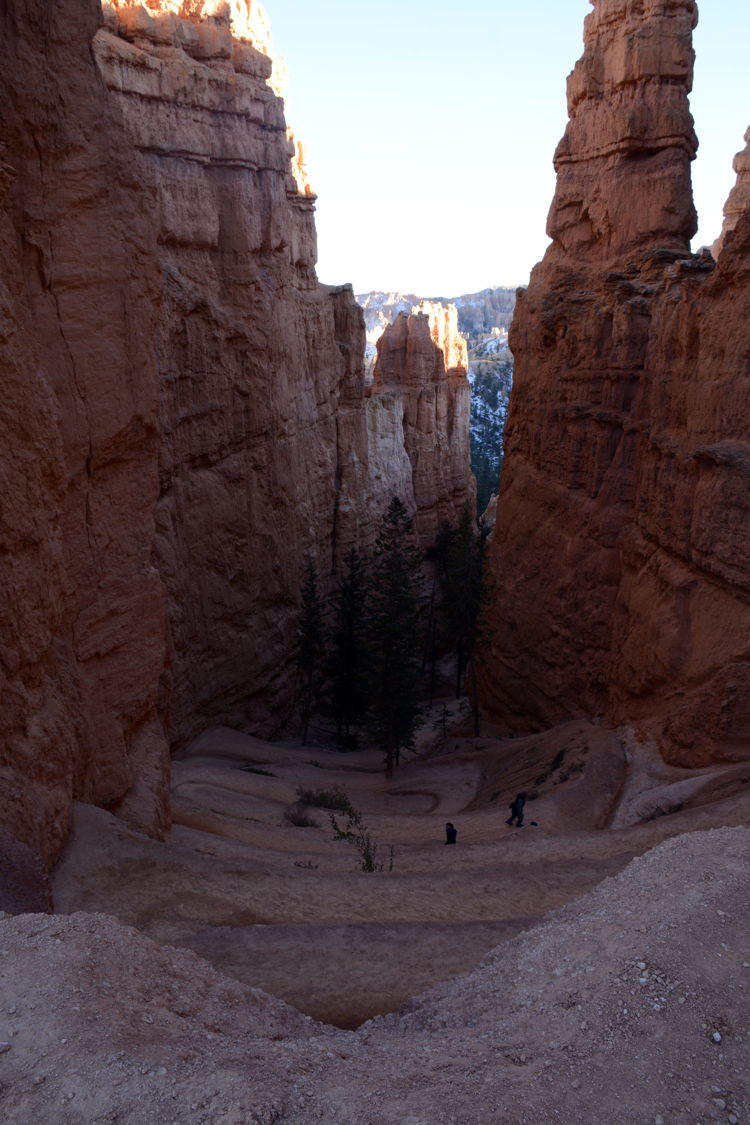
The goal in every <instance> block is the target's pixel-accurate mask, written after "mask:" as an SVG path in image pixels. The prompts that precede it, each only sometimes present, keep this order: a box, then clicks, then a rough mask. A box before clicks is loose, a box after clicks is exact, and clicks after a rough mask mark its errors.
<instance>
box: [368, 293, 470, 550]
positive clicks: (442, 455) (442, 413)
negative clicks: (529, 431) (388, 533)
mask: <svg viewBox="0 0 750 1125" xmlns="http://www.w3.org/2000/svg"><path fill="white" fill-rule="evenodd" d="M377 348H378V358H377V362H376V364H375V373H374V381H373V387H372V391H373V395H388V394H390V395H394V396H396V397H397V398H398V399H399V400H400V402H401V410H402V414H403V425H404V446H405V449H406V453H407V456H408V457H409V461H410V463H411V470H412V485H413V490H414V501H415V504H416V527H417V533H418V535H419V538H420V541H421V543H422V546H423V547H431V546H433V545H434V543H435V539H436V537H437V532H438V529H439V527H440V524H441V522H442V521H444V520H447V521H448V522H451V523H456V522H457V520H458V518H459V516H460V514H461V509H462V508H463V506H464V504H469V505H470V506H471V507H473V505H474V499H475V484H474V478H473V476H472V473H471V459H470V450H469V438H468V435H469V412H470V407H471V387H470V385H469V381H468V379H467V378H466V373H467V371H468V367H469V360H468V355H467V349H466V341H465V339H464V338H463V336H461V335H460V333H459V331H458V312H457V310H456V308H455V306H454V305H441V304H438V303H436V302H432V301H426V302H423V303H422V305H421V306H419V307H418V308H417V309H415V310H414V312H412V314H411V315H410V316H407V315H406V314H405V313H401V314H399V316H398V317H397V319H396V320H395V321H394V323H393V324H391V325H389V326H388V327H387V328H386V330H385V331H384V333H383V335H382V336H381V337H380V339H379V340H378V345H377Z"/></svg>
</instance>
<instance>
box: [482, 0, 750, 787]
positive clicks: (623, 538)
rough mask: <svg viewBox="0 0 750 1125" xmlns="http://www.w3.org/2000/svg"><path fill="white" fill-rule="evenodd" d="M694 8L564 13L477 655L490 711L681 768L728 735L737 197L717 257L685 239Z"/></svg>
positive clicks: (734, 704) (737, 608) (736, 750)
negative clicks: (568, 24)
mask: <svg viewBox="0 0 750 1125" xmlns="http://www.w3.org/2000/svg"><path fill="white" fill-rule="evenodd" d="M696 18H697V13H696V6H695V4H694V3H692V2H691V0H679V2H672V0H670V2H668V3H667V2H665V0H646V2H645V3H641V2H638V3H636V2H635V0H597V2H595V4H594V10H593V11H592V12H591V14H590V15H589V16H588V17H587V19H586V24H585V51H584V56H583V58H582V60H581V61H580V62H579V63H578V65H577V66H576V68H575V70H574V72H573V74H572V75H571V76H570V79H569V81H568V105H569V114H570V122H569V125H568V129H567V132H566V134H565V137H564V139H563V141H562V142H561V144H560V146H559V148H558V150H557V153H556V157H555V165H556V169H557V174H558V181H557V191H556V195H555V198H554V201H553V204H552V208H551V211H550V217H549V224H548V233H549V234H550V237H551V238H552V240H553V241H552V245H551V246H550V247H549V249H548V251H547V254H546V256H545V258H544V260H543V262H542V263H540V264H539V265H538V266H537V267H536V268H535V270H534V272H533V274H532V278H531V282H530V285H529V287H528V290H526V291H521V292H520V294H519V301H518V305H517V311H516V314H515V318H514V322H513V327H512V331H511V347H512V349H513V352H514V355H515V376H514V388H513V393H512V396H511V405H510V415H509V421H508V426H507V430H506V445H505V461H504V468H503V477H502V484H501V494H500V500H499V505H498V519H497V525H496V530H495V533H494V536H493V541H492V544H491V548H490V556H489V559H490V561H489V565H490V574H491V577H492V581H493V586H494V597H495V601H494V606H493V609H492V614H491V616H492V621H491V626H492V635H491V640H490V641H489V652H488V655H487V658H486V660H485V667H484V671H483V693H484V703H485V707H486V710H487V711H488V712H489V713H491V714H493V715H494V716H495V717H496V718H498V719H499V720H500V721H501V722H504V723H506V724H507V725H508V726H510V727H511V728H514V729H533V728H537V727H543V726H548V725H551V724H554V723H557V722H560V721H561V720H563V719H565V718H568V717H570V716H580V715H601V716H603V717H605V718H606V719H607V720H609V721H611V722H615V723H632V724H634V725H635V726H636V727H637V728H638V729H639V730H640V731H641V732H642V733H643V734H644V735H648V736H652V737H653V738H654V739H655V740H656V742H657V744H658V746H659V748H660V750H661V751H662V753H663V754H664V755H665V757H667V758H668V759H669V760H671V761H673V762H675V763H680V764H685V765H703V764H706V763H708V762H710V761H712V760H718V759H732V758H735V757H739V756H744V755H746V754H747V746H748V734H749V733H750V664H748V655H749V652H748V649H749V648H750V642H749V641H748V637H750V565H749V564H750V521H749V520H748V513H749V511H750V487H749V486H750V440H749V439H750V432H749V425H748V417H750V414H749V413H748V406H750V402H748V396H749V394H750V390H749V384H748V370H749V369H748V362H749V360H748V335H747V324H748V323H750V321H749V320H748V318H749V317H750V276H749V273H748V265H747V263H748V261H750V258H749V257H748V251H750V213H748V212H747V210H745V209H744V205H743V207H741V208H740V209H739V210H741V212H742V213H741V214H736V213H735V214H734V215H733V216H732V224H733V229H731V230H728V231H727V233H726V234H725V236H724V240H723V244H722V248H721V252H720V254H719V257H718V262H717V263H715V262H714V260H713V258H712V257H711V255H710V254H709V253H708V252H707V251H703V252H700V253H699V254H697V255H693V254H691V253H690V251H689V240H690V238H691V236H692V235H693V233H694V231H695V225H696V224H695V213H694V209H693V203H692V192H691V184H690V160H691V159H692V157H693V155H694V153H695V146H696V141H695V137H694V133H693V128H692V120H691V117H690V113H689V106H688V92H689V90H690V86H691V79H692V61H693V55H692V47H691V32H692V28H693V27H694V26H695V22H696ZM743 170H744V165H743V166H742V167H741V168H740V169H739V171H740V172H741V173H742V172H743ZM741 191H742V189H738V192H737V194H736V195H735V199H743V198H744V196H743V195H742V193H741Z"/></svg>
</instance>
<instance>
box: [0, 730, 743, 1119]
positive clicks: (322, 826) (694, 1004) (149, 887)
mask: <svg viewBox="0 0 750 1125" xmlns="http://www.w3.org/2000/svg"><path fill="white" fill-rule="evenodd" d="M379 766H380V763H379V761H378V759H377V758H376V757H374V756H373V757H369V756H368V755H366V754H356V755H340V754H334V753H330V752H326V751H324V750H321V749H318V748H317V747H316V748H310V747H306V748H301V747H299V746H294V745H287V746H277V745H273V746H272V745H270V744H267V743H263V742H260V741H258V740H255V739H249V738H246V737H244V736H240V735H236V734H234V733H233V732H228V731H215V732H211V733H210V734H209V735H206V736H203V738H202V739H201V740H200V741H199V742H198V743H197V744H195V745H194V746H193V747H191V748H189V750H188V752H187V753H186V754H185V756H184V757H183V759H182V760H181V761H179V762H177V763H176V768H175V776H174V810H175V821H176V823H175V827H174V828H173V831H172V834H171V838H170V840H169V841H168V842H167V843H166V844H159V843H156V842H154V841H151V840H149V839H147V838H146V837H143V836H142V835H139V834H138V833H136V832H134V831H132V830H130V829H128V828H127V827H126V826H125V825H123V824H122V823H121V822H120V821H118V820H116V819H115V818H113V817H111V816H110V815H109V814H107V813H106V812H103V811H102V810H97V809H93V808H89V807H86V806H80V807H79V809H78V813H77V820H76V832H75V836H74V838H73V840H72V842H71V845H70V847H69V848H68V851H67V853H66V855H65V856H64V858H63V861H62V863H61V865H60V867H59V869H58V871H57V873H56V878H55V886H54V892H55V905H56V909H57V910H58V912H60V913H58V915H57V916H53V917H48V916H44V915H25V916H21V917H18V918H11V917H10V916H7V917H6V918H5V920H4V921H3V922H2V923H1V924H0V979H1V984H0V1040H2V1042H3V1043H6V1044H8V1046H7V1047H2V1046H0V1052H2V1053H0V1119H2V1120H3V1121H8V1122H14V1123H15V1122H17V1123H19V1125H23V1123H27V1122H28V1123H30V1122H32V1121H33V1122H35V1123H36V1122H40V1123H42V1125H46V1123H50V1125H52V1123H54V1125H99V1123H101V1125H104V1123H105V1122H106V1123H108V1125H109V1123H112V1125H114V1123H115V1122H118V1123H123V1122H124V1123H128V1125H153V1123H154V1122H157V1121H164V1122H174V1123H176V1125H178V1123H179V1125H183V1123H184V1125H199V1123H201V1125H218V1123H222V1125H230V1123H231V1125H248V1123H253V1125H260V1123H268V1125H271V1123H273V1122H283V1123H286V1125H313V1123H316V1122H321V1123H325V1125H335V1123H338V1125H386V1123H387V1125H406V1123H408V1125H428V1123H429V1125H449V1123H450V1125H490V1123H492V1125H494V1123H496V1122H503V1123H504V1125H505V1123H509V1125H515V1123H521V1122H528V1123H529V1125H532V1123H533V1125H537V1123H544V1122H558V1123H559V1122H562V1123H564V1125H578V1123H581V1122H583V1123H588V1122H591V1123H592V1125H593V1123H594V1122H600V1121H606V1122H608V1123H612V1125H639V1123H643V1125H650V1123H654V1122H656V1121H658V1119H659V1118H661V1119H662V1120H663V1121H664V1122H665V1125H677V1123H680V1125H697V1123H701V1125H708V1123H709V1122H714V1121H717V1122H718V1121H728V1122H729V1123H730V1125H732V1118H736V1120H737V1121H738V1122H744V1121H747V1120H748V1114H749V1113H750V1104H749V1102H748V1089H747V1065H746V1060H747V1057H748V1049H749V1048H750V1027H749V1025H748V980H750V977H749V976H748V974H750V967H749V962H750V949H749V948H748V941H747V919H748V897H749V896H748V887H749V885H750V878H749V877H748V861H749V860H750V832H748V831H747V829H746V828H743V827H716V826H718V825H722V824H723V825H743V824H747V823H748V820H749V819H750V808H749V805H750V795H749V791H748V788H749V787H748V784H747V776H746V773H745V774H743V773H742V771H741V770H738V768H737V767H736V766H726V767H714V768H712V769H710V770H700V771H685V770H676V769H674V768H673V767H664V766H663V765H662V764H660V763H659V762H658V760H657V758H656V756H655V755H654V753H653V752H652V751H650V750H649V749H648V748H647V747H640V746H638V745H636V744H635V742H634V741H633V739H632V736H630V735H629V734H628V732H627V731H619V732H611V731H608V730H606V729H604V728H599V727H596V726H592V725H589V724H582V723H576V724H568V725H567V726H565V727H563V728H559V729H558V730H556V731H552V732H549V733H548V734H546V735H544V736H538V737H535V738H526V739H518V740H515V741H513V742H511V743H508V742H499V741H495V740H493V739H490V738H485V739H479V740H475V739H455V738H454V739H447V740H445V739H443V740H442V742H441V744H440V745H439V746H435V747H433V748H432V750H431V751H430V750H429V749H427V753H426V756H424V757H420V759H418V760H417V761H414V762H412V763H410V764H408V765H406V766H404V767H403V768H402V769H401V770H400V771H399V772H397V775H396V777H394V779H393V780H392V781H390V782H389V781H386V779H385V778H384V777H383V775H382V772H381V771H380V768H379ZM335 786H342V787H344V788H345V789H346V791H347V793H348V794H349V796H350V798H351V800H352V801H353V803H354V804H355V805H356V806H357V807H358V808H360V809H361V810H362V814H363V818H364V820H365V823H366V824H367V827H368V828H369V830H370V832H371V834H372V837H373V838H374V839H375V840H376V841H377V842H378V845H379V851H378V861H379V862H382V863H383V866H384V868H385V869H384V870H383V871H378V872H375V873H363V872H361V871H358V870H356V865H357V854H356V851H355V850H354V849H352V848H351V847H350V846H349V845H348V844H346V843H343V842H337V841H335V840H334V839H333V837H332V832H331V829H330V826H329V824H328V821H327V817H328V814H327V813H326V812H325V811H324V810H323V809H319V808H311V809H309V810H308V812H309V814H310V816H311V818H312V819H314V820H316V821H317V823H318V827H296V826H294V825H292V824H290V823H289V822H288V820H287V819H286V818H285V815H284V813H285V810H286V809H287V808H288V807H289V805H290V803H292V802H293V801H294V799H295V796H296V790H297V788H298V787H302V788H304V789H310V790H315V789H325V790H330V789H331V788H333V787H335ZM521 788H524V789H526V790H527V791H528V792H529V794H530V795H533V799H531V800H529V802H528V803H527V818H526V826H525V827H524V828H523V829H521V830H518V829H511V828H508V827H507V825H506V824H505V818H506V816H507V804H508V801H509V800H510V799H511V797H512V796H514V794H515V792H516V791H517V789H521ZM446 820H452V821H453V823H455V824H456V826H457V827H458V830H459V842H458V846H456V847H446V846H445V845H444V843H443V840H444V831H443V829H444V823H445V821H446ZM532 822H536V824H532ZM712 828H714V829H715V830H713V831H694V830H695V829H712ZM668 837H674V838H672V839H668ZM661 841H664V842H661ZM391 846H393V849H394V859H393V867H394V869H393V871H389V870H388V868H389V866H390V847H391ZM649 849H653V850H649ZM644 852H645V853H646V854H642V855H640V858H636V859H633V856H634V855H638V854H639V853H644ZM623 868H624V870H623ZM592 888H595V889H593V890H592ZM582 895H583V896H584V897H580V896H582ZM566 904H567V905H566ZM73 911H85V912H86V913H72V912H73ZM550 911H552V912H553V913H552V914H550ZM555 911H557V913H554V912H555ZM68 912H71V916H70V917H67V916H65V915H66V914H67V913H68ZM112 915H114V916H116V919H118V920H115V918H113V917H112ZM544 915H547V917H546V918H545V919H544V920H542V917H543V916H544ZM130 926H133V927H135V929H131V928H129V927H130ZM139 931H140V932H139ZM154 942H156V943H157V944H154ZM176 946H179V947H180V948H175V947H176ZM195 953H199V954H200V955H201V956H200V957H196V956H195ZM483 958H485V959H484V960H482V959H483ZM208 961H210V962H212V965H213V967H210V966H209V964H208V963H207V962H208ZM462 972H463V973H465V974H466V975H463V976H456V974H459V973H462ZM451 978H454V979H451ZM253 986H256V987H253ZM430 986H433V987H432V991H429V992H427V993H425V994H424V995H422V996H421V997H417V998H416V999H409V997H412V996H415V995H416V994H417V993H418V992H420V991H421V990H423V989H425V988H429V987H430ZM258 988H262V989H264V992H259V991H258V990H257V989H258ZM268 992H271V993H273V995H274V997H276V998H272V997H271V996H268V995H266V994H265V993H268ZM284 1000H287V1001H289V1002H290V1003H291V1004H293V1005H294V1007H289V1006H287V1005H286V1004H284V1003H283V1001H284ZM399 1005H401V1007H400V1009H399V1010H398V1011H394V1009H396V1008H398V1007H399ZM389 1011H390V1012H392V1014H390V1015H385V1016H382V1017H379V1018H374V1019H368V1017H371V1016H373V1015H376V1014H377V1013H384V1012H389ZM300 1012H305V1013H307V1015H302V1014H300ZM309 1015H312V1016H315V1017H316V1019H318V1020H325V1021H329V1022H328V1023H320V1022H315V1021H314V1020H313V1019H310V1018H308V1016H309ZM362 1020H368V1022H365V1023H362ZM331 1022H335V1023H337V1024H338V1025H339V1026H338V1027H333V1026H331V1025H330V1024H331ZM359 1024H361V1026H359V1028H358V1030H356V1031H353V1030H346V1029H348V1028H354V1027H357V1025H359Z"/></svg>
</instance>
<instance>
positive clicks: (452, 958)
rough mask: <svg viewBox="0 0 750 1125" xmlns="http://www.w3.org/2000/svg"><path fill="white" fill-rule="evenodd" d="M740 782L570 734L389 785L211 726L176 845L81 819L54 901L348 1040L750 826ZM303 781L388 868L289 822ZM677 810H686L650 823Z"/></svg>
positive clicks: (430, 768)
mask: <svg viewBox="0 0 750 1125" xmlns="http://www.w3.org/2000/svg"><path fill="white" fill-rule="evenodd" d="M747 774H748V771H747V770H745V771H744V773H743V771H742V769H740V768H738V767H727V768H725V769H724V770H723V771H722V770H720V771H697V772H696V771H691V772H690V774H689V776H688V775H687V774H686V771H679V770H673V769H670V768H668V767H665V766H663V764H662V763H660V762H659V761H658V760H657V759H656V757H655V755H654V754H653V752H649V751H648V750H647V749H646V748H642V747H638V746H637V745H636V744H635V743H634V742H633V740H632V738H631V736H629V735H628V734H627V732H618V733H614V732H611V731H607V730H603V729H601V728H598V727H594V726H590V725H588V724H581V723H575V724H568V725H567V726H565V727H562V728H559V729H558V730H556V731H553V732H549V733H548V734H546V735H544V736H540V737H537V738H529V739H517V740H513V741H512V742H498V741H494V740H492V739H461V738H459V739H453V740H449V741H446V742H444V743H443V744H442V745H441V746H439V747H437V748H435V749H434V750H433V752H432V754H431V755H430V756H427V757H423V758H420V759H418V760H416V761H413V762H411V763H409V764H407V765H405V766H403V767H402V768H401V769H400V770H399V771H397V774H396V776H395V777H394V779H393V780H392V781H391V782H388V781H386V779H385V777H384V776H383V773H382V769H381V763H380V760H379V757H378V756H377V755H375V754H348V755H342V754H339V753H336V752H331V751H326V750H325V749H322V748H318V747H315V748H313V749H311V748H310V747H300V746H299V745H295V744H283V745H279V744H269V743H265V742H262V741H260V740H257V739H253V738H249V737H246V736H242V735H239V734H237V733H236V732H231V731H226V730H218V731H214V732H210V733H209V734H207V735H205V736H203V737H202V738H201V739H200V740H198V742H197V743H195V744H194V745H193V746H192V747H190V748H189V749H188V751H187V752H186V753H185V754H184V755H183V757H182V758H181V759H180V760H179V761H177V762H176V763H175V769H174V821H175V823H174V828H173V830H172V833H171V837H170V839H169V841H168V842H167V843H166V844H158V843H155V842H153V841H151V840H148V839H146V838H144V837H142V836H139V835H137V834H136V833H133V832H131V831H129V830H128V829H127V828H126V827H125V826H124V825H123V824H122V823H121V822H120V821H118V820H116V819H115V818H113V817H111V816H109V815H108V814H107V813H104V812H102V811H101V810H96V809H93V808H90V807H87V806H81V807H79V809H78V811H77V814H76V827H75V833H74V836H73V839H72V842H71V844H70V846H69V848H68V850H67V852H66V854H65V856H64V858H63V861H62V863H61V864H60V866H59V868H58V870H57V872H56V875H55V880H54V893H55V903H56V908H57V910H58V911H60V912H72V911H74V910H85V911H90V912H98V911H103V912H106V913H108V914H111V915H114V916H115V917H117V918H119V919H120V920H121V921H122V922H125V923H127V924H130V925H133V926H135V927H136V928H137V929H139V930H140V931H141V932H143V933H144V934H146V935H148V936H149V937H152V938H153V939H154V940H156V941H158V942H162V943H164V942H168V943H170V944H175V945H179V946H182V947H184V948H187V949H191V950H194V951H195V952H197V953H199V954H200V956H201V957H204V958H205V959H206V960H208V961H209V962H211V963H212V964H213V965H214V966H215V967H216V968H217V969H219V970H220V971H221V972H223V973H226V974H228V975H230V976H232V977H235V978H236V979H238V980H240V981H242V982H243V983H245V984H247V985H251V986H256V987H259V988H263V989H264V990H266V991H268V992H270V993H272V994H273V995H275V996H278V997H280V998H281V999H283V1000H286V1001H287V1002H288V1003H290V1004H292V1005H294V1006H295V1007H296V1008H298V1009H299V1010H300V1011H302V1012H305V1013H306V1014H309V1015H312V1016H313V1017H315V1018H316V1019H320V1020H324V1021H326V1022H331V1023H335V1024H337V1025H338V1026H340V1027H346V1028H351V1027H356V1026H357V1025H358V1024H360V1023H362V1022H363V1021H365V1020H366V1019H369V1018H371V1017H373V1016H375V1015H380V1014H383V1013H385V1012H388V1011H392V1010H394V1009H395V1008H397V1007H398V1006H399V1005H401V1004H402V1003H404V1001H405V1000H407V999H408V998H409V997H410V996H413V995H415V994H416V993H418V992H421V991H423V990H424V989H425V988H427V987H429V986H431V985H433V984H435V983H437V982H440V981H446V980H449V979H450V978H452V977H454V976H456V975H458V974H459V973H462V972H466V971H467V970H469V969H471V968H473V967H474V966H475V965H476V964H478V962H479V961H480V960H481V959H482V957H483V956H485V955H486V954H487V953H488V952H489V951H490V950H492V949H493V948H495V947H496V946H498V945H499V944H501V943H502V942H504V941H506V940H508V939H509V938H512V937H513V936H514V935H515V934H517V933H519V932H520V931H522V930H524V929H527V928H528V927H529V926H530V925H532V924H533V923H534V922H535V921H537V920H538V919H540V918H542V917H544V916H545V915H546V914H547V913H549V911H551V910H555V909H557V908H559V907H562V906H564V905H565V904H566V903H569V902H572V901H574V900H576V899H577V898H579V897H580V896H581V895H583V894H585V893H586V892H587V891H588V890H590V889H591V888H593V887H595V886H596V885H597V884H598V883H600V882H601V880H602V879H604V878H606V877H608V876H610V875H613V874H615V873H616V872H618V871H619V870H621V869H622V868H623V867H624V866H625V865H626V864H627V863H628V862H629V861H630V860H631V859H632V858H633V856H635V855H637V854H640V853H642V852H644V851H646V850H647V849H648V848H650V847H653V846H654V844H656V843H658V842H659V841H660V840H662V839H664V838H667V837H669V836H671V835H674V834H677V833H680V832H685V831H688V830H690V829H691V828H698V827H712V826H714V825H718V824H727V823H728V824H733V823H743V821H744V822H747V821H748V808H749V801H750V798H749V796H748V794H749V793H750V789H749V788H748V786H747ZM730 775H731V778H730ZM728 778H730V780H731V784H730V782H729V781H728V780H727V779H728ZM712 785H713V786H714V788H716V787H717V786H721V787H723V788H722V792H723V793H724V796H723V799H722V800H721V802H718V803H717V802H716V801H711V800H710V792H711V786H712ZM299 787H302V788H304V789H308V790H321V789H324V790H331V789H332V788H335V787H339V788H342V789H344V790H345V791H346V793H347V794H348V795H349V797H350V799H351V800H352V802H353V803H354V805H355V806H357V807H358V808H359V809H361V811H362V814H363V818H364V820H365V822H366V825H367V827H368V830H369V831H370V832H371V834H372V837H373V839H374V840H375V841H377V844H378V849H379V851H378V860H379V862H380V863H382V865H383V867H384V870H383V871H379V872H376V873H371V874H365V873H363V872H361V871H359V870H357V854H356V852H355V851H353V850H352V848H351V847H349V846H348V845H347V844H345V843H342V842H337V841H335V840H334V839H333V834H332V831H331V828H330V825H329V823H328V816H329V814H328V812H327V811H326V810H324V809H318V808H311V809H310V810H309V812H310V815H311V817H312V818H313V819H314V820H315V822H316V826H314V827H308V828H300V827H294V826H292V825H291V824H289V823H288V821H287V820H286V819H285V815H284V814H285V810H286V809H287V808H288V807H289V805H290V804H292V803H293V802H294V800H295V798H296V791H297V789H298V788H299ZM522 789H525V790H527V791H529V793H530V794H532V797H533V799H532V800H530V801H529V803H528V804H527V821H526V826H525V827H524V828H523V829H522V830H520V831H519V830H517V829H511V828H508V827H507V825H506V823H505V817H506V814H507V805H508V803H509V801H510V799H511V798H512V797H513V796H514V795H515V792H517V791H518V790H522ZM707 792H708V799H707V796H706V794H707ZM655 794H656V796H655ZM670 794H671V796H670ZM675 794H676V795H675ZM690 795H692V797H691V796H690ZM677 797H679V800H678V799H677ZM691 799H692V801H693V804H691V803H690V802H691ZM670 801H672V804H674V805H677V804H680V805H681V810H680V811H679V812H678V813H673V814H672V815H662V816H652V814H653V810H654V807H656V805H657V803H658V802H661V804H662V805H664V806H665V807H668V806H669V803H670ZM639 802H640V804H639ZM701 802H703V803H701ZM641 806H644V807H646V808H647V815H649V816H652V818H651V819H648V820H646V821H645V822H644V821H643V820H642V819H639V816H640V813H639V809H640V807H641ZM618 818H619V821H618ZM446 820H452V821H453V822H454V823H455V824H456V825H457V827H458V829H459V840H458V845H457V846H456V847H446V846H445V844H444V842H443V841H444V839H445V836H444V824H445V821H446ZM534 821H535V822H536V825H535V826H533V825H532V822H534ZM618 823H619V825H620V826H619V827H615V828H611V827H610V828H608V829H607V830H605V826H607V825H618ZM391 849H393V866H394V869H393V871H389V870H388V867H389V865H390V856H391Z"/></svg>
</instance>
